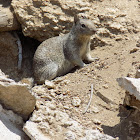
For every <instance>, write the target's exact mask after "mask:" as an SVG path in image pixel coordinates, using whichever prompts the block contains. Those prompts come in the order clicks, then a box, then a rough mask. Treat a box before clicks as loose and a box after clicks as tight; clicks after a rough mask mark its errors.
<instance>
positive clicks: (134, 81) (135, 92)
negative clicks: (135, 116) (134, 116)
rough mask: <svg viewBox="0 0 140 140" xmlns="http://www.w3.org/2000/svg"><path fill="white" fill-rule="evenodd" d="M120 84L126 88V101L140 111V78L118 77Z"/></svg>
mask: <svg viewBox="0 0 140 140" xmlns="http://www.w3.org/2000/svg"><path fill="white" fill-rule="evenodd" d="M117 82H118V83H119V85H120V86H121V87H122V88H123V89H125V90H126V96H125V100H124V103H125V104H126V105H128V106H131V107H134V108H137V109H138V110H139V111H140V78H130V77H122V78H118V79H117Z"/></svg>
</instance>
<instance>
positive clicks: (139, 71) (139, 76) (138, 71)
mask: <svg viewBox="0 0 140 140" xmlns="http://www.w3.org/2000/svg"><path fill="white" fill-rule="evenodd" d="M135 77H136V78H140V69H139V70H137V72H136V76H135Z"/></svg>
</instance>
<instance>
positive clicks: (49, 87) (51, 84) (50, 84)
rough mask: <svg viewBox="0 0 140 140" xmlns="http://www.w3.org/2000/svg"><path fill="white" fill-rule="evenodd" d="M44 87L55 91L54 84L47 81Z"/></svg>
mask: <svg viewBox="0 0 140 140" xmlns="http://www.w3.org/2000/svg"><path fill="white" fill-rule="evenodd" d="M45 85H46V86H47V88H48V89H55V87H56V86H55V84H54V83H53V82H51V81H49V80H46V81H45Z"/></svg>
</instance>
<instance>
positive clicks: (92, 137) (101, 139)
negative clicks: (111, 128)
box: [80, 130, 115, 140]
mask: <svg viewBox="0 0 140 140" xmlns="http://www.w3.org/2000/svg"><path fill="white" fill-rule="evenodd" d="M85 134H86V136H85V137H84V138H81V139H80V140H115V138H113V137H111V136H109V135H105V134H102V133H100V132H99V130H86V131H85Z"/></svg>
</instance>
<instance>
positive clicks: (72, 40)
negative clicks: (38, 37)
mask: <svg viewBox="0 0 140 140" xmlns="http://www.w3.org/2000/svg"><path fill="white" fill-rule="evenodd" d="M95 32H96V28H95V26H94V24H93V22H92V21H90V20H88V19H84V18H82V19H81V18H77V17H75V18H74V24H73V27H72V29H71V31H70V32H69V33H68V34H65V35H63V36H57V37H53V38H50V39H47V40H45V41H44V42H43V43H41V45H40V46H39V47H38V48H37V50H36V52H35V55H34V60H33V65H34V76H35V81H36V82H37V83H40V84H42V83H44V82H45V80H52V79H54V78H55V77H57V76H61V75H64V74H66V73H68V72H69V71H70V70H71V69H72V68H74V67H75V66H79V67H83V66H85V63H84V62H83V60H87V61H89V62H92V61H94V58H92V57H91V56H90V37H91V36H92V35H93V34H94V33H95Z"/></svg>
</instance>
